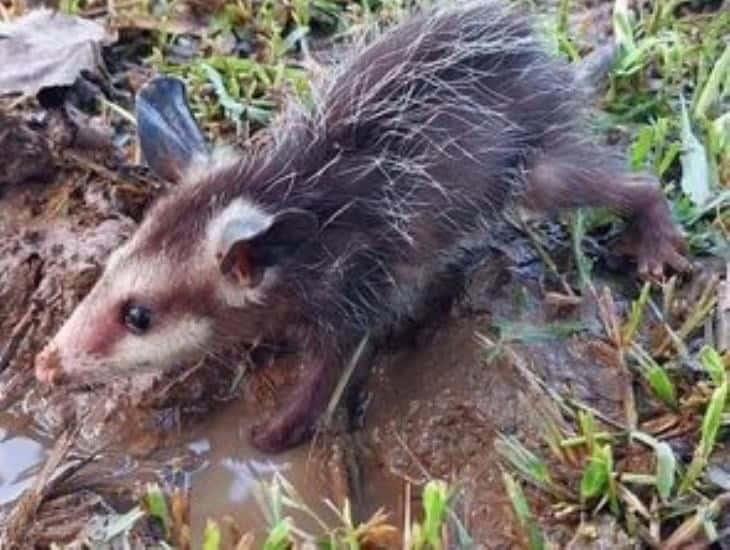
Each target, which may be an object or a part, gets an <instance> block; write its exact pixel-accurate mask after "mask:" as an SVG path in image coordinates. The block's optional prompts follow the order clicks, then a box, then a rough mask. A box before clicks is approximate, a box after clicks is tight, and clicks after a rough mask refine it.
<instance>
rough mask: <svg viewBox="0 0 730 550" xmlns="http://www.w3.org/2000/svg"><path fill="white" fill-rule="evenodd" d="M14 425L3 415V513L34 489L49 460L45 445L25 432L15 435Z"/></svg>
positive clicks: (0, 435) (0, 467)
mask: <svg viewBox="0 0 730 550" xmlns="http://www.w3.org/2000/svg"><path fill="white" fill-rule="evenodd" d="M15 424H17V423H16V422H14V421H13V419H12V418H10V417H9V415H6V414H0V510H3V508H5V507H7V506H8V505H9V504H10V503H12V502H13V501H15V499H17V498H18V497H19V496H20V494H21V493H22V492H23V491H24V490H25V489H27V488H28V487H30V486H31V485H32V483H33V479H34V478H35V476H36V474H37V473H38V471H39V470H40V468H41V467H42V466H43V464H44V462H45V460H46V456H47V450H48V449H47V447H46V444H45V442H42V441H40V440H37V439H33V438H32V437H30V434H29V433H28V432H27V431H26V430H21V431H16V430H15V429H14V427H15Z"/></svg>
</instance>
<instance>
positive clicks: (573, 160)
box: [36, 0, 688, 451]
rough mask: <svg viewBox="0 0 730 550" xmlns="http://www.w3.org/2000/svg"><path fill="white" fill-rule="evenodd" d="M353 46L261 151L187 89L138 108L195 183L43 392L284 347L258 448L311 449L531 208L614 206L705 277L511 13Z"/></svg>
mask: <svg viewBox="0 0 730 550" xmlns="http://www.w3.org/2000/svg"><path fill="white" fill-rule="evenodd" d="M446 4H450V5H449V6H436V7H435V8H432V9H430V10H426V11H423V12H421V13H419V14H416V15H414V16H413V17H412V18H411V19H409V20H408V21H406V22H404V23H402V24H401V25H399V26H397V27H395V28H392V29H391V30H388V31H385V32H383V33H381V34H380V35H379V36H378V37H377V38H375V39H374V40H372V41H370V43H368V44H367V45H363V46H362V47H360V48H357V51H355V52H354V53H353V55H352V57H351V58H349V59H347V60H346V61H345V62H343V63H342V64H340V65H338V66H337V67H336V68H334V69H333V71H332V73H331V74H330V75H329V77H327V78H326V79H325V80H324V81H323V82H319V83H317V84H315V86H314V91H313V98H312V101H311V102H310V103H311V105H312V106H309V104H308V105H306V106H305V105H303V104H299V103H295V102H293V103H292V104H291V105H290V107H289V108H288V109H287V110H286V111H285V112H284V113H283V115H282V116H281V118H280V119H279V121H278V123H276V124H275V125H274V126H273V127H272V128H271V129H270V130H269V131H270V136H271V140H270V142H269V143H268V144H267V145H265V146H264V147H263V148H262V149H261V150H258V151H256V152H254V153H251V154H250V155H248V156H236V155H216V154H211V153H209V151H208V146H207V145H206V143H205V141H204V140H203V138H202V135H201V132H200V130H199V129H198V127H197V126H196V123H195V122H194V121H193V119H192V115H191V114H190V112H189V109H188V106H187V103H186V100H185V97H184V91H183V89H182V84H181V83H180V82H179V81H177V80H174V79H170V78H159V79H157V80H154V81H152V82H151V83H150V84H149V85H148V86H147V87H146V88H144V89H143V90H142V91H141V92H140V94H139V97H138V106H137V116H138V120H139V136H140V141H141V146H142V149H143V153H144V155H145V158H146V160H147V162H148V163H149V164H150V166H151V167H152V168H153V170H155V171H156V172H157V173H159V174H160V175H162V176H164V177H167V178H169V179H171V180H174V181H176V182H177V183H178V185H176V187H175V188H174V189H173V190H172V192H171V193H170V194H169V195H168V196H167V197H165V198H163V199H162V200H160V201H159V202H158V203H157V204H156V205H154V206H153V208H152V209H151V211H150V212H149V213H148V215H147V216H146V219H145V220H144V221H143V223H142V224H141V225H140V227H139V229H138V231H137V232H136V234H135V235H134V236H133V237H132V238H131V239H130V240H129V241H128V242H127V243H126V244H125V245H124V246H122V247H121V248H120V249H118V250H117V251H115V252H114V253H113V254H112V255H111V257H110V258H109V260H108V264H107V265H106V269H105V272H104V274H103V276H102V278H101V279H100V280H99V282H98V283H97V284H96V286H95V287H94V288H93V290H92V291H91V292H90V294H89V295H88V296H87V297H86V298H85V299H84V300H83V302H82V303H81V304H80V305H79V306H78V308H77V309H76V310H75V312H74V313H73V314H72V316H71V317H70V319H69V320H68V321H67V322H66V324H65V325H64V326H63V327H62V328H61V330H60V331H59V332H58V334H57V335H56V336H55V337H54V338H53V340H52V341H51V342H50V343H49V344H48V345H47V347H46V348H45V349H44V350H43V351H42V352H41V353H40V354H39V356H38V357H37V360H36V376H37V378H38V380H40V381H43V382H56V381H59V380H62V379H63V378H72V379H73V378H76V379H77V380H83V379H87V378H88V377H90V376H92V375H93V374H94V373H104V372H107V373H108V372H114V373H125V374H130V375H133V374H134V373H135V370H136V369H149V368H158V369H163V368H165V367H168V366H171V365H173V364H175V363H179V362H180V361H182V360H189V359H192V358H196V357H202V356H204V355H205V354H208V353H217V352H219V351H221V350H222V349H223V348H225V347H227V346H232V345H234V346H235V345H240V344H242V343H247V344H251V343H256V342H267V341H277V342H278V341H285V342H288V343H289V344H292V345H294V346H295V348H296V349H297V351H298V353H299V356H300V358H301V361H302V362H303V363H302V364H303V365H304V367H305V368H303V372H304V373H305V374H304V375H303V376H302V377H301V379H300V381H299V385H298V387H297V391H296V392H295V394H294V395H293V397H292V398H291V399H290V400H289V401H288V402H287V403H286V404H285V406H284V407H283V408H282V410H280V411H279V412H278V413H277V414H276V415H275V417H274V418H273V419H271V420H270V421H268V422H267V423H265V424H262V425H260V426H259V427H257V428H255V429H254V432H253V440H254V443H255V445H256V446H258V447H259V448H260V449H263V450H268V451H277V450H282V449H285V448H287V447H290V446H293V445H295V444H298V443H300V442H302V441H303V440H305V438H307V437H308V436H309V435H310V434H311V432H312V428H313V426H315V425H316V422H317V419H318V417H319V416H320V414H321V412H322V411H323V410H324V408H325V407H326V404H327V402H328V399H329V398H330V396H331V394H332V390H333V387H334V386H335V384H336V382H337V379H338V375H339V374H340V372H341V371H342V367H343V364H344V363H346V362H347V361H348V359H349V358H350V356H351V355H352V354H353V352H354V350H355V348H356V347H357V346H358V343H359V342H360V341H361V339H362V338H363V337H364V335H365V334H367V335H369V336H370V337H371V338H372V339H373V341H375V342H377V341H378V340H379V339H382V338H384V337H385V335H387V334H389V333H391V332H392V331H394V330H395V331H397V330H398V328H399V327H401V326H403V325H405V324H408V323H411V322H414V321H415V322H417V321H418V320H419V319H421V318H422V317H423V316H424V315H425V314H426V313H427V312H428V311H429V308H430V307H431V306H430V303H431V300H432V299H433V298H434V297H444V296H446V297H448V296H450V295H454V294H455V293H456V292H457V291H458V287H459V284H458V282H459V274H460V272H461V271H462V270H463V269H462V267H461V266H462V262H463V258H464V254H466V253H469V252H470V251H474V250H476V249H477V247H478V246H479V244H480V243H483V242H484V239H486V238H487V236H488V235H489V231H490V226H493V224H494V222H495V220H498V219H499V216H500V215H501V214H502V213H503V212H504V210H505V209H506V208H507V207H508V206H510V205H512V204H515V203H517V202H519V203H521V204H523V205H526V206H528V207H531V208H533V209H536V210H539V211H556V210H559V209H562V208H569V207H582V206H589V207H609V208H611V209H614V210H615V211H617V212H619V213H620V214H622V215H624V216H625V217H626V218H627V219H628V220H629V221H630V222H631V225H632V227H631V229H630V231H631V233H630V235H632V236H633V243H634V245H635V249H636V254H637V256H638V268H639V271H640V272H641V273H642V274H645V275H650V276H660V275H661V274H662V272H663V269H664V267H665V266H667V265H668V266H669V267H672V268H674V269H677V270H685V269H687V268H688V262H687V261H686V259H685V258H684V256H683V253H684V241H683V238H682V236H681V235H680V233H679V231H678V229H677V228H676V227H675V225H674V224H673V222H672V220H671V217H670V211H669V208H668V204H667V201H666V200H665V198H664V197H663V195H662V192H661V190H660V188H659V186H658V184H657V181H656V180H655V178H653V177H652V176H650V175H637V174H630V173H628V172H627V171H626V166H625V161H624V159H622V158H617V157H616V156H614V155H613V154H612V153H610V152H609V151H608V150H605V149H603V148H602V147H600V146H598V145H596V144H593V143H591V141H590V140H589V139H588V138H587V135H586V132H585V130H584V129H583V126H582V117H581V115H580V113H581V111H582V110H583V106H584V103H585V102H584V100H583V99H582V97H581V94H580V86H578V85H577V84H576V79H575V78H574V73H573V70H572V69H571V67H570V66H568V65H567V64H565V63H562V62H560V61H559V60H557V59H554V58H553V57H552V56H550V55H549V54H547V53H546V50H545V49H544V47H543V45H542V44H541V42H540V40H539V39H538V38H537V37H536V35H535V34H534V33H533V31H532V29H531V21H530V20H529V18H528V17H527V16H524V15H522V14H520V13H518V12H517V11H515V9H514V8H509V7H507V6H506V5H503V4H502V3H501V2H500V1H498V0H485V1H480V2H467V3H446Z"/></svg>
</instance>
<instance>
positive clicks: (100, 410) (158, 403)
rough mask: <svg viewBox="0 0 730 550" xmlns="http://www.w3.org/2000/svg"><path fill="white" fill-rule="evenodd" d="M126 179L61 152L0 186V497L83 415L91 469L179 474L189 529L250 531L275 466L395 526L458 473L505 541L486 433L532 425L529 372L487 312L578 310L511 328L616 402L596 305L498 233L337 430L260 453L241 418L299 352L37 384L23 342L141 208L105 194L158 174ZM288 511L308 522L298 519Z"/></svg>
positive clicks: (575, 379) (468, 506)
mask: <svg viewBox="0 0 730 550" xmlns="http://www.w3.org/2000/svg"><path fill="white" fill-rule="evenodd" d="M130 181H132V183H131V184H130V183H127V180H122V179H121V178H119V179H115V180H113V181H109V180H108V179H105V178H104V174H103V173H102V174H100V171H99V170H98V169H97V170H96V171H93V170H92V171H89V170H66V169H63V168H62V169H61V170H59V172H58V174H57V176H56V177H55V178H54V179H53V180H51V181H45V182H37V181H36V182H30V183H28V182H25V183H23V184H16V185H13V186H9V187H8V188H7V189H6V190H5V193H4V194H3V197H2V199H1V200H0V212H2V216H0V220H2V221H1V222H0V232H1V233H2V234H1V237H2V239H1V240H0V242H2V245H0V266H1V269H0V308H1V309H2V314H1V315H0V319H1V320H2V321H1V322H2V327H1V330H0V335H1V336H0V349H2V350H3V356H2V357H3V361H4V364H3V371H2V373H0V400H1V401H2V404H3V410H4V412H3V414H2V415H0V439H1V441H0V456H1V457H2V461H1V463H2V469H1V470H0V513H3V512H4V513H8V511H9V510H10V509H11V508H12V506H13V504H14V502H15V501H16V499H17V498H18V496H19V494H20V492H21V491H22V490H23V489H24V488H27V487H28V486H30V484H31V483H32V482H33V480H34V478H35V476H36V475H37V474H38V472H39V470H40V468H41V467H42V465H43V463H44V461H45V459H46V457H47V454H48V450H49V448H50V447H51V446H52V444H53V442H54V439H55V438H56V437H58V435H59V434H60V433H61V431H63V430H64V429H65V428H66V427H68V426H71V425H75V424H76V423H80V424H81V426H82V427H81V430H80V431H79V435H78V441H77V447H78V448H79V449H80V450H83V451H86V452H90V451H98V450H99V449H103V452H102V454H101V455H100V458H99V460H97V461H96V463H95V464H94V471H95V476H96V479H97V480H98V481H110V480H114V481H115V483H117V484H118V485H119V486H121V487H126V488H127V489H128V490H129V491H130V492H133V490H134V489H135V488H138V487H139V485H140V483H141V482H143V481H153V480H156V481H162V482H163V484H170V483H172V484H175V483H177V484H178V485H182V486H184V487H187V488H189V489H190V502H191V524H192V530H193V539H194V540H197V541H199V540H200V537H201V536H202V531H203V528H204V525H205V521H206V519H207V518H209V517H214V518H221V517H224V516H231V517H233V518H234V519H235V520H236V521H237V523H238V525H239V527H240V528H241V529H242V530H244V531H245V530H251V531H253V532H255V533H258V534H259V536H260V535H261V534H262V533H263V532H264V529H265V522H264V516H263V515H262V513H261V510H260V508H259V506H258V504H257V501H256V498H255V491H256V485H257V482H258V481H259V480H261V479H264V480H265V479H268V478H270V477H271V475H272V474H273V473H274V472H276V471H278V472H281V473H282V474H283V475H284V476H285V477H286V478H287V479H288V480H289V481H290V482H291V483H292V484H293V485H294V486H295V487H296V488H297V490H298V491H299V492H300V494H301V495H302V497H303V498H304V500H305V501H306V502H307V503H308V505H309V506H311V507H312V509H313V510H316V511H317V512H318V513H319V514H321V516H322V518H325V519H327V518H329V519H331V520H334V517H333V516H332V515H331V512H330V511H329V510H328V509H327V507H326V506H325V505H324V503H323V499H324V498H329V499H331V500H332V501H333V502H342V501H343V499H344V498H348V499H350V500H351V501H352V502H353V503H354V505H355V506H354V510H355V513H356V515H357V517H358V518H359V519H362V520H365V519H367V518H368V517H369V515H370V514H372V513H374V512H375V511H376V509H377V508H380V507H386V508H387V509H388V510H389V512H390V513H391V519H392V521H393V522H394V523H395V524H396V525H402V522H403V518H404V516H403V514H404V510H405V507H406V502H405V500H406V499H407V498H409V495H410V498H412V499H413V500H412V502H411V503H410V504H411V505H413V508H414V509H415V508H416V506H415V505H416V504H418V503H417V501H416V500H415V495H417V494H418V491H417V490H416V489H415V488H417V487H418V486H420V485H421V484H423V483H424V482H425V481H426V480H428V479H430V478H441V479H446V480H449V481H451V482H453V483H454V484H456V485H457V486H458V487H460V488H461V489H462V491H461V497H460V499H459V501H458V504H457V509H458V510H459V512H460V514H461V515H462V517H463V518H464V521H465V526H466V527H467V529H468V530H469V531H470V532H471V533H472V535H473V536H474V538H475V540H476V541H477V542H479V543H483V544H484V547H487V548H507V547H511V546H512V545H513V544H514V541H515V532H514V526H513V517H512V512H511V510H510V507H509V503H508V501H507V500H506V497H505V494H504V491H503V489H502V484H501V477H500V476H501V470H500V467H499V458H498V456H497V454H496V452H495V450H494V440H495V437H496V436H497V434H499V433H503V434H519V435H520V436H521V437H522V438H530V437H532V436H533V432H534V430H535V425H536V424H535V423H534V421H533V420H534V419H533V418H531V407H530V403H529V398H528V397H527V394H526V392H525V390H526V388H527V386H528V382H527V381H526V380H525V379H524V377H523V375H522V374H521V373H519V372H517V371H516V370H515V367H514V365H513V364H512V363H511V362H510V361H508V360H506V359H505V358H504V357H500V356H499V355H497V356H495V355H494V354H491V353H490V352H489V350H488V349H487V346H485V343H484V340H483V338H481V337H480V335H484V336H487V338H491V339H494V338H496V336H495V335H496V334H497V332H498V331H497V329H496V327H498V326H500V323H507V324H508V325H510V326H512V327H513V330H515V329H514V327H518V329H519V327H522V328H521V329H519V330H524V329H525V327H541V326H550V325H551V324H553V323H574V324H576V325H577V326H579V329H576V330H575V333H574V334H571V335H570V336H567V337H563V336H560V337H555V336H550V335H548V337H546V338H545V337H543V338H536V339H535V338H533V339H531V341H530V342H529V343H521V342H520V341H519V338H517V339H516V340H515V341H514V342H511V346H512V347H513V348H514V349H515V350H516V351H517V352H518V353H520V354H521V355H522V357H523V358H524V360H525V362H526V363H529V364H530V365H531V367H532V368H534V369H535V372H536V373H538V375H539V376H540V377H541V378H543V379H544V380H546V381H547V382H548V383H549V384H551V385H552V386H553V387H555V388H556V389H558V390H559V391H561V392H564V393H565V394H566V395H574V396H575V397H576V398H577V399H580V400H583V401H585V402H587V403H591V404H592V405H593V406H595V407H596V408H598V409H599V410H601V411H602V412H603V413H604V414H606V415H608V416H613V415H618V414H620V412H619V411H620V395H619V382H618V380H617V375H618V372H617V370H616V368H615V367H613V366H612V365H611V364H610V361H602V360H601V352H602V351H605V350H603V348H602V346H603V344H602V341H601V326H600V323H599V322H598V319H597V316H596V311H595V308H594V307H591V306H590V304H588V303H586V305H585V306H583V307H571V308H568V309H567V310H566V309H562V310H560V309H558V310H556V309H555V308H554V307H552V306H550V305H549V304H547V303H546V302H545V300H544V286H543V284H542V282H543V280H544V279H545V278H546V274H545V272H544V267H543V266H542V264H541V263H540V261H539V258H538V257H537V256H536V254H535V253H534V251H533V250H532V249H531V248H530V245H529V242H528V241H527V240H526V239H525V238H524V237H521V238H517V240H515V241H513V242H511V243H508V244H507V245H506V250H508V251H509V255H506V254H500V253H495V254H494V255H493V256H492V257H491V258H490V259H489V260H488V261H485V263H484V265H482V266H481V268H480V269H479V270H478V271H477V273H476V275H475V279H474V281H473V283H472V284H471V286H470V288H469V292H468V296H467V297H466V298H465V299H464V300H463V301H462V302H460V303H459V304H458V305H457V306H456V307H455V308H454V310H453V311H452V314H451V316H450V318H449V319H444V320H443V322H442V323H441V324H440V326H438V327H435V328H433V329H431V330H429V331H427V332H426V333H425V334H423V335H421V336H419V338H418V340H417V342H416V343H415V344H414V345H411V346H408V347H405V348H403V349H401V350H399V351H397V352H395V353H385V354H382V355H381V356H380V357H379V358H378V360H377V362H376V365H375V367H374V369H373V374H372V376H371V378H370V380H369V383H368V387H367V393H366V396H365V398H364V400H363V406H364V415H363V425H362V426H361V427H360V428H359V429H356V430H354V431H347V430H339V431H338V430H335V431H334V433H332V434H327V435H326V436H322V437H319V438H317V440H316V443H315V444H313V445H304V446H302V447H300V448H298V449H295V450H293V451H291V452H288V453H284V454H282V455H276V456H267V455H261V454H258V453H256V452H255V451H254V450H253V449H252V448H251V447H250V445H249V442H248V428H249V426H250V425H251V424H252V423H253V422H254V421H255V420H256V419H257V418H259V416H260V414H261V412H262V410H266V408H269V409H270V408H271V407H275V406H276V403H277V401H278V400H279V399H281V398H282V397H281V395H282V394H281V393H280V392H279V388H280V387H282V386H292V380H291V378H292V372H291V371H293V370H294V369H290V370H287V367H286V366H284V367H281V366H279V367H278V368H279V371H280V372H277V371H275V370H274V371H270V370H266V371H265V372H264V373H263V374H259V373H258V372H257V373H255V374H253V375H244V376H241V375H242V373H244V371H245V365H246V362H245V360H244V359H243V358H231V361H230V362H229V363H228V364H223V365H221V364H207V365H189V366H185V367H181V369H180V370H178V371H175V372H169V373H163V374H162V375H160V376H152V375H149V376H144V377H139V378H137V379H135V380H133V381H129V380H110V381H109V383H108V384H94V385H90V386H86V387H84V386H81V387H74V388H65V387H61V388H59V389H54V390H50V391H49V390H47V389H41V388H40V387H39V386H37V385H36V383H35V381H34V379H33V376H32V363H33V356H34V354H35V353H37V352H38V351H39V350H40V349H41V347H42V346H43V344H44V343H45V340H46V339H47V338H48V337H50V336H51V335H52V334H53V332H54V331H55V330H56V329H57V327H58V326H59V325H60V324H61V323H62V322H63V319H64V318H65V316H67V315H68V314H69V313H70V312H71V311H72V309H73V307H74V306H75V305H76V303H78V301H79V300H80V299H81V297H82V296H83V295H84V293H85V292H87V291H88V289H89V288H90V287H91V285H92V284H93V282H94V281H95V279H96V278H97V277H98V276H99V274H100V272H101V269H102V266H103V263H104V260H105V258H106V256H107V255H108V254H109V252H110V251H111V250H112V249H113V248H114V247H116V246H117V245H118V244H119V243H120V242H122V240H123V239H124V238H125V237H126V236H127V235H129V233H130V232H131V231H132V230H133V228H134V226H135V224H136V222H135V219H139V212H138V211H135V208H134V207H130V206H129V203H124V202H120V201H116V202H115V200H114V197H116V196H117V195H118V193H119V189H120V187H123V186H129V185H131V186H132V189H136V190H137V195H139V194H140V193H141V194H143V195H144V194H146V193H149V194H150V195H154V193H155V192H156V187H155V185H154V182H151V181H146V180H144V179H143V178H141V177H138V179H137V180H135V179H134V178H130ZM128 194H129V193H128ZM131 195H132V196H137V195H135V193H131ZM137 198H139V197H137ZM145 202H146V201H144V200H143V201H141V202H140V204H145ZM125 208H126V211H125ZM519 330H517V333H519ZM528 332H529V331H528ZM528 340H530V339H529V338H528ZM241 379H242V381H241ZM283 395H285V394H283ZM90 475H91V474H89V475H88V476H87V477H89V476H90ZM181 480H182V481H181ZM409 484H411V485H412V487H413V488H414V489H413V490H412V491H410V492H409V490H408V487H407V486H408V485H409ZM117 490H118V489H117ZM295 519H297V520H298V522H299V525H300V526H301V527H303V528H312V529H315V528H316V524H313V522H312V520H311V518H307V517H305V516H304V515H302V517H298V518H295Z"/></svg>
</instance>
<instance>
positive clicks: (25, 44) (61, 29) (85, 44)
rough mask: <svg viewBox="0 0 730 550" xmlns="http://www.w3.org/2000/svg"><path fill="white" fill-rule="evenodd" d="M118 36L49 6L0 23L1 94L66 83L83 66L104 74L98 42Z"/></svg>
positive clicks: (72, 79)
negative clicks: (55, 10)
mask: <svg viewBox="0 0 730 550" xmlns="http://www.w3.org/2000/svg"><path fill="white" fill-rule="evenodd" d="M115 40H116V35H115V33H111V32H109V31H107V30H106V29H105V28H104V27H103V26H102V25H99V24H98V23H96V22H94V21H91V20H88V19H83V18H81V17H74V16H70V15H66V14H62V13H58V12H54V11H52V10H48V9H40V10H34V11H31V12H28V13H27V14H26V15H24V16H23V17H19V18H18V19H15V20H13V21H11V22H10V23H2V24H0V95H6V94H18V93H19V94H24V95H34V94H36V93H38V92H39V91H40V90H42V89H43V88H48V87H50V86H70V85H71V84H73V83H74V81H75V80H76V78H77V77H78V76H79V75H80V74H81V73H82V72H88V73H92V74H103V73H104V72H105V71H104V68H103V60H102V57H101V46H102V45H105V44H111V43H113V42H114V41H115Z"/></svg>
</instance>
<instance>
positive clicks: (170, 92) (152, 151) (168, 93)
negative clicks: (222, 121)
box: [136, 77, 209, 182]
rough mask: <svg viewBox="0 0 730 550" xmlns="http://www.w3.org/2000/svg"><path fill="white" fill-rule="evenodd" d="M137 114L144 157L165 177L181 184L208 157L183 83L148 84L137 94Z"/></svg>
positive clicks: (158, 81) (168, 79)
mask: <svg viewBox="0 0 730 550" xmlns="http://www.w3.org/2000/svg"><path fill="white" fill-rule="evenodd" d="M136 111H137V112H136V116H137V135H138V137H139V141H140V145H141V147H142V154H143V155H144V158H145V160H146V161H147V164H149V166H150V168H152V170H153V171H154V172H155V173H156V174H157V175H158V176H160V177H161V178H164V179H166V180H168V181H173V182H177V181H180V179H181V178H182V177H183V176H184V174H185V171H186V170H187V169H188V167H189V166H190V163H191V162H193V161H194V160H196V159H197V160H201V158H207V157H208V155H209V150H208V146H207V144H206V142H205V138H204V137H203V134H202V132H201V131H200V128H199V127H198V124H197V123H196V122H195V118H194V117H193V114H192V113H191V112H190V106H189V105H188V101H187V96H186V92H185V85H184V84H183V82H182V81H181V80H179V79H177V78H171V77H157V78H154V79H153V80H151V81H150V82H148V83H147V84H146V85H145V86H144V87H143V88H142V89H141V90H140V91H139V93H138V94H137V101H136Z"/></svg>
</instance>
